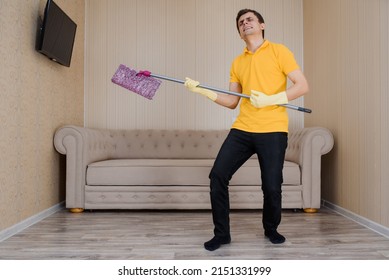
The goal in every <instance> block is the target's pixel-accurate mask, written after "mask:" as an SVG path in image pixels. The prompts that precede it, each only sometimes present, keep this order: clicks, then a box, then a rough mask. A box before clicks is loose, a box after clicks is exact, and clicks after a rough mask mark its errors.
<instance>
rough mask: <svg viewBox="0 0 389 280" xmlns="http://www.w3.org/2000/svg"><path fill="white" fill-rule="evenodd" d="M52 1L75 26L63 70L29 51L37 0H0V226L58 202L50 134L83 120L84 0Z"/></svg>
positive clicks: (60, 193)
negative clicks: (69, 62) (69, 57)
mask: <svg viewBox="0 0 389 280" xmlns="http://www.w3.org/2000/svg"><path fill="white" fill-rule="evenodd" d="M55 2H56V3H57V4H58V5H59V6H60V7H61V8H62V9H63V10H64V11H65V12H66V13H67V14H68V15H69V16H70V17H71V18H73V20H74V21H75V22H76V23H77V24H78V29H77V35H76V41H75V47H74V53H73V59H72V65H71V67H70V68H67V67H63V66H60V65H59V64H56V63H54V62H52V61H50V60H49V59H47V58H46V57H45V56H43V55H41V54H39V53H38V52H36V51H35V34H36V27H37V19H38V15H40V14H42V13H43V10H44V6H45V4H46V1H45V0H0V64H1V67H0V127H1V129H0V131H1V132H0V155H1V160H0V213H1V218H0V231H1V230H2V229H5V228H7V227H10V226H12V225H14V224H17V223H18V222H20V221H22V220H25V219H26V218H28V217H30V216H32V215H34V214H37V213H39V212H41V211H43V210H45V209H47V208H49V207H51V206H53V205H56V204H58V203H59V202H61V201H63V200H64V184H63V179H64V178H63V174H60V170H59V169H60V160H59V155H58V154H57V153H56V152H55V151H54V148H53V141H52V139H53V134H54V131H55V129H56V128H57V127H59V126H60V125H62V124H65V123H73V124H80V125H82V124H83V104H84V102H83V99H84V74H83V73H84V13H85V8H84V1H83V0H56V1H55ZM62 168H63V166H62Z"/></svg>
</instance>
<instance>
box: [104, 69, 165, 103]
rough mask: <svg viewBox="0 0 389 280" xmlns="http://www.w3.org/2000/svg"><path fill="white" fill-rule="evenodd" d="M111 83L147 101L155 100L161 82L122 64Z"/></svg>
mask: <svg viewBox="0 0 389 280" xmlns="http://www.w3.org/2000/svg"><path fill="white" fill-rule="evenodd" d="M111 81H112V82H113V83H115V84H117V85H119V86H122V87H124V88H125V89H128V90H131V91H133V92H135V93H137V94H139V95H141V96H143V97H146V98H147V99H150V100H151V99H153V96H154V95H155V92H156V91H157V90H158V88H159V86H160V85H161V81H160V80H157V79H155V78H153V77H150V76H148V75H145V74H140V75H138V73H137V72H136V71H135V70H133V69H131V68H128V67H127V66H125V65H123V64H120V65H119V68H118V69H117V70H116V72H115V74H114V75H113V77H112V79H111Z"/></svg>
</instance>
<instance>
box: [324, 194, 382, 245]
mask: <svg viewBox="0 0 389 280" xmlns="http://www.w3.org/2000/svg"><path fill="white" fill-rule="evenodd" d="M322 205H323V206H324V207H327V208H328V209H331V210H333V211H334V212H336V213H338V214H340V215H342V216H344V217H346V218H348V219H350V220H352V221H354V222H356V223H358V224H360V225H362V226H364V227H366V228H369V229H371V230H373V231H375V232H377V233H379V234H381V235H383V236H385V237H386V238H389V228H387V227H384V226H383V225H380V224H378V223H376V222H373V221H371V220H369V219H367V218H364V217H362V216H359V215H357V214H355V213H353V212H351V211H349V210H347V209H344V208H342V207H340V206H338V205H336V204H333V203H331V202H329V201H326V200H322Z"/></svg>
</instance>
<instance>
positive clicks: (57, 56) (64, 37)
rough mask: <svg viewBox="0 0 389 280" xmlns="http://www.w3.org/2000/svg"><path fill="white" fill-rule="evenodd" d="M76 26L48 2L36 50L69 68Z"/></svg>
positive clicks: (53, 4)
mask: <svg viewBox="0 0 389 280" xmlns="http://www.w3.org/2000/svg"><path fill="white" fill-rule="evenodd" d="M76 29H77V24H76V23H75V22H74V21H73V20H72V19H71V18H70V17H69V16H68V15H66V13H65V12H64V11H63V10H62V9H61V8H60V7H59V6H58V5H57V4H55V3H54V1H52V0H48V1H47V3H46V8H45V12H44V16H43V21H42V25H41V27H40V28H39V30H38V36H37V43H36V49H37V51H39V52H40V53H42V54H44V55H46V56H47V57H48V58H50V59H51V60H53V61H55V62H58V63H59V64H62V65H64V66H67V67H70V61H71V58H72V53H73V45H74V38H75V36H76Z"/></svg>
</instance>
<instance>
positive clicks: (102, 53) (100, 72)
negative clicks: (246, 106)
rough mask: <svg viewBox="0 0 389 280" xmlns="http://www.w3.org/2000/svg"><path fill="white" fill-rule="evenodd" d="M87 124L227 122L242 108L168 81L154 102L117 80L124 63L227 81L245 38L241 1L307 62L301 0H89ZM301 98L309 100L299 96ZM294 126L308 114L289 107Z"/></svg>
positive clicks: (195, 125) (218, 83) (270, 34)
mask: <svg viewBox="0 0 389 280" xmlns="http://www.w3.org/2000/svg"><path fill="white" fill-rule="evenodd" d="M86 4H87V5H86V7H87V8H86V50H87V52H86V54H85V55H86V65H85V73H86V79H85V102H86V103H85V123H86V126H88V127H98V128H156V129H157V128H159V129H225V128H229V127H230V126H231V123H232V121H233V118H234V117H235V116H236V114H237V112H238V110H234V111H232V110H229V109H226V108H223V107H220V106H218V105H216V104H214V103H212V102H210V101H209V100H207V99H205V98H204V97H202V96H198V95H196V94H194V93H192V92H189V91H187V90H186V89H185V88H184V86H183V85H181V84H176V83H173V82H168V81H164V80H163V81H162V83H163V84H162V86H161V88H160V89H159V90H158V92H157V94H156V96H155V98H154V100H153V101H149V100H148V99H145V98H144V97H141V96H138V95H136V94H135V93H132V92H129V91H127V90H125V89H122V88H120V87H119V86H117V85H115V84H113V83H112V82H111V81H110V79H111V77H112V75H113V74H114V72H115V70H116V68H117V67H118V65H119V64H121V63H122V64H126V65H127V66H129V67H131V68H134V69H136V70H146V69H147V70H150V71H152V72H154V73H156V74H161V75H166V76H170V77H175V78H178V79H181V80H183V79H185V77H187V76H188V77H191V78H193V79H196V80H199V81H200V82H201V83H203V84H206V85H211V86H215V87H218V88H224V89H227V88H228V82H229V69H230V64H231V62H232V59H233V58H234V57H235V56H237V55H238V54H240V53H241V52H242V51H243V48H244V42H243V41H242V40H241V39H240V37H239V34H238V32H237V30H236V26H235V17H236V14H237V12H238V11H239V10H240V9H242V8H254V9H256V10H258V11H260V12H261V13H262V15H263V16H264V19H265V22H266V24H267V28H266V37H267V38H268V39H269V40H273V41H275V42H280V43H284V44H286V45H287V46H288V47H289V48H290V49H291V50H292V51H293V52H294V53H295V55H296V59H297V60H298V62H299V63H300V65H302V64H303V60H302V58H303V15H302V0H262V1H254V0H252V1H247V0H212V1H209V0H86ZM295 104H297V105H300V106H301V105H302V104H303V99H302V98H301V99H299V100H298V101H296V102H295ZM289 113H290V118H291V128H292V129H293V128H295V127H302V126H303V120H304V118H303V114H302V113H300V112H296V111H290V110H289Z"/></svg>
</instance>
